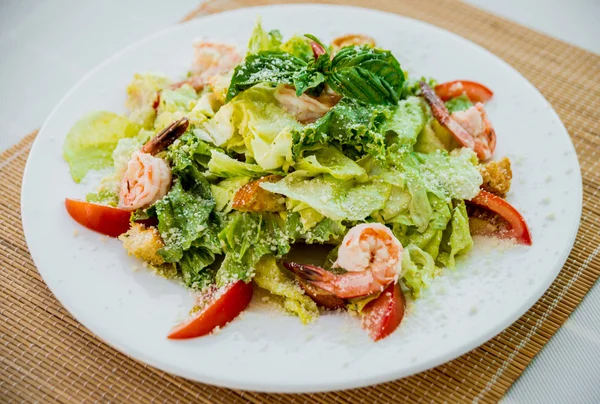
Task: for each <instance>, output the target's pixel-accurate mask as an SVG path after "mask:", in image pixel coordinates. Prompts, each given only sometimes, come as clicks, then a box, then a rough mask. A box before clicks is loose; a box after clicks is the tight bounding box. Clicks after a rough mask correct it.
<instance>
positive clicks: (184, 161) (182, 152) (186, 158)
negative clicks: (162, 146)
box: [167, 131, 219, 184]
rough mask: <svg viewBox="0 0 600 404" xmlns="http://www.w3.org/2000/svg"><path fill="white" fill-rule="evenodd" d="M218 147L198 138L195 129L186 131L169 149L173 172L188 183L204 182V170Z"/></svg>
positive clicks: (169, 159) (168, 153) (168, 154)
mask: <svg viewBox="0 0 600 404" xmlns="http://www.w3.org/2000/svg"><path fill="white" fill-rule="evenodd" d="M213 150H215V151H218V150H219V149H217V148H216V147H214V146H213V145H211V144H208V143H206V142H204V141H202V140H199V139H198V136H197V133H196V132H195V131H189V132H186V133H184V134H183V135H182V136H181V137H180V138H179V139H177V140H176V141H175V142H174V143H173V144H172V145H171V146H169V148H168V149H167V160H168V161H169V162H170V164H171V169H172V171H173V174H174V175H176V176H177V177H179V178H180V179H182V180H183V181H185V182H186V184H187V183H190V184H191V183H193V182H204V172H205V171H206V169H207V167H208V163H209V161H210V159H211V156H212V154H211V152H212V151H213Z"/></svg>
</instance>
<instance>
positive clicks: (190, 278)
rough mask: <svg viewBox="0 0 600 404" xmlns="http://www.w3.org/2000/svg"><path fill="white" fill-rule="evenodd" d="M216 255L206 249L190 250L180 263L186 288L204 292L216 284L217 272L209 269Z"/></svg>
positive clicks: (184, 254) (185, 253)
mask: <svg viewBox="0 0 600 404" xmlns="http://www.w3.org/2000/svg"><path fill="white" fill-rule="evenodd" d="M214 261H215V255H214V254H213V253H212V252H211V251H209V250H207V249H205V248H194V247H192V248H190V249H189V250H187V251H185V252H184V253H183V257H182V258H181V260H180V261H179V263H178V264H179V265H178V267H179V270H180V271H181V277H182V278H183V283H184V284H185V286H187V287H188V288H191V289H197V290H202V289H204V288H206V287H208V286H210V285H211V284H213V283H214V282H215V271H214V270H213V269H212V268H208V266H209V265H211V264H212V263H213V262H214Z"/></svg>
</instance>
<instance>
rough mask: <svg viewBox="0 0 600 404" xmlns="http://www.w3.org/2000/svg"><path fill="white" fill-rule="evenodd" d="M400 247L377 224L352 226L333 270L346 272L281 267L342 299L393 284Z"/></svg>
mask: <svg viewBox="0 0 600 404" xmlns="http://www.w3.org/2000/svg"><path fill="white" fill-rule="evenodd" d="M401 258H402V244H400V242H399V241H398V239H397V238H396V237H395V236H394V234H393V233H392V232H391V231H390V229H388V228H387V227H385V226H384V225H382V224H380V223H364V224H359V225H357V226H355V227H353V228H352V229H351V230H350V231H349V232H348V234H346V236H345V237H344V240H343V241H342V244H341V245H340V248H339V251H338V259H337V261H336V262H335V263H334V264H333V267H334V268H335V267H337V268H343V269H345V270H346V271H348V272H346V273H344V274H334V273H332V272H329V271H326V270H325V269H323V268H320V267H317V266H312V265H302V264H297V263H293V262H285V263H284V266H285V267H286V268H287V269H289V270H290V271H292V272H294V273H295V274H296V275H298V276H300V277H301V278H303V279H305V280H307V281H308V282H310V283H311V284H312V285H314V286H316V287H318V288H321V289H323V290H325V291H327V292H330V293H333V294H334V295H336V296H337V297H340V298H342V299H348V298H352V297H361V296H367V295H370V294H373V293H377V292H381V291H383V290H384V289H385V288H386V287H387V286H388V285H389V284H391V283H392V282H396V281H397V280H398V276H399V274H400V270H401V269H402V259H401Z"/></svg>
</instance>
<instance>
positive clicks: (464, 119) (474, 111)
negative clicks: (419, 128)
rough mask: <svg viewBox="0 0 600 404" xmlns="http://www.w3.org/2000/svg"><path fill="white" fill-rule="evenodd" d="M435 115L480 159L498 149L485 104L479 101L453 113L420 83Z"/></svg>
mask: <svg viewBox="0 0 600 404" xmlns="http://www.w3.org/2000/svg"><path fill="white" fill-rule="evenodd" d="M419 84H420V86H421V91H422V92H423V97H425V101H427V103H428V104H429V106H430V107H431V113H432V114H433V117H434V118H435V119H436V120H437V121H438V122H439V123H440V124H442V126H444V127H445V128H446V129H448V131H450V133H451V134H452V136H453V137H454V138H455V139H456V141H457V142H458V143H459V144H460V145H461V146H463V147H468V148H470V149H472V150H473V151H475V153H477V157H478V158H479V159H480V160H489V159H490V158H491V157H492V155H493V154H494V150H495V149H496V131H495V130H494V128H493V127H492V124H491V122H490V121H489V119H488V117H487V113H486V112H485V108H484V107H483V104H482V103H480V102H478V103H477V104H475V105H474V106H472V107H470V108H469V109H467V110H465V111H457V112H453V113H452V114H450V113H449V111H448V109H447V108H446V106H445V105H444V102H443V101H442V100H441V98H440V97H439V96H438V95H437V94H436V93H435V92H434V91H433V89H432V88H431V87H429V86H428V85H427V84H425V83H424V82H421V83H419Z"/></svg>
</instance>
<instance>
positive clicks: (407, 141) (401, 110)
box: [382, 97, 426, 146]
mask: <svg viewBox="0 0 600 404" xmlns="http://www.w3.org/2000/svg"><path fill="white" fill-rule="evenodd" d="M425 122H426V119H425V112H424V110H423V105H422V103H421V100H420V99H419V98H417V97H410V98H408V99H406V100H402V101H400V102H399V103H398V107H397V108H396V109H395V110H394V113H393V114H392V115H391V117H390V119H388V120H387V121H385V124H384V125H383V130H382V132H383V133H388V134H389V132H392V133H393V134H394V135H395V136H393V137H392V138H391V139H389V140H388V142H389V143H392V144H393V145H396V146H400V145H408V146H413V145H414V144H415V143H416V141H417V136H418V135H419V132H421V131H422V130H423V127H424V126H425Z"/></svg>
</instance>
